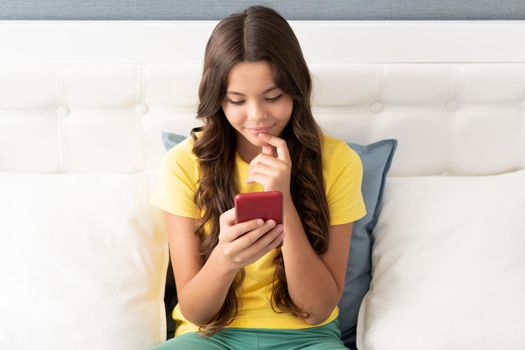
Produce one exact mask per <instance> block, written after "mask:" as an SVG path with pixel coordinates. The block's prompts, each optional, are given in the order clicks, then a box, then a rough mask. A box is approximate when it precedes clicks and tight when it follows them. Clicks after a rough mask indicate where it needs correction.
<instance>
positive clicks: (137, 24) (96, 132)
mask: <svg viewBox="0 0 525 350" xmlns="http://www.w3.org/2000/svg"><path fill="white" fill-rule="evenodd" d="M216 24H217V21H0V180H1V181H0V197H1V199H0V216H1V217H2V219H1V220H0V275H1V276H2V283H4V284H3V288H2V293H1V294H0V348H4V347H6V348H10V349H27V348H35V347H41V348H54V349H70V348H71V347H75V348H78V349H93V348H96V349H101V350H105V349H137V350H139V349H140V350H141V349H145V348H148V347H149V346H152V345H155V344H158V343H160V342H162V341H164V340H165V337H166V317H165V316H166V315H165V308H164V303H163V295H164V287H165V277H166V268H167V266H168V261H169V258H168V247H167V239H166V234H165V227H164V226H163V224H164V221H163V219H162V217H161V215H160V212H159V211H155V210H154V208H152V206H151V205H150V204H149V202H148V197H149V195H150V193H151V190H152V188H153V184H154V183H155V181H156V179H157V178H156V176H157V175H158V169H159V167H160V164H161V158H162V156H163V155H164V154H165V149H164V146H163V144H162V141H161V133H162V132H164V131H171V132H175V133H179V134H186V135H187V134H188V133H189V131H190V129H191V128H192V127H194V126H197V125H198V121H197V120H196V119H195V118H194V116H195V114H196V107H197V102H198V101H197V91H198V85H199V81H200V75H201V68H202V62H203V55H204V49H205V46H206V42H207V40H208V37H209V35H210V34H211V32H212V30H213V28H214V26H215V25H216ZM290 24H291V26H292V28H293V29H294V31H295V33H296V34H297V36H298V39H299V41H300V43H301V45H302V48H303V52H304V54H305V58H306V61H307V63H308V64H309V67H310V69H311V73H312V76H313V82H314V92H313V112H314V116H315V117H316V118H317V120H318V121H319V123H320V125H321V127H322V128H323V129H324V130H325V131H326V132H328V133H330V134H332V135H334V136H338V137H340V138H342V139H344V140H346V141H349V142H354V143H360V144H367V143H371V142H373V141H376V140H381V139H385V138H394V139H397V140H398V144H397V151H396V154H395V158H394V161H393V163H392V165H391V169H390V172H389V177H390V179H389V180H390V182H389V187H388V188H387V190H386V191H385V199H386V200H384V203H386V206H385V208H384V209H385V210H384V211H383V212H382V214H381V217H379V220H378V223H377V226H376V229H377V230H376V232H374V235H375V236H377V237H376V238H377V240H376V241H375V242H376V243H377V245H376V246H375V247H374V254H375V255H374V256H372V258H373V259H375V260H374V263H376V264H375V266H373V268H375V269H377V270H376V271H380V272H379V273H378V274H377V275H376V276H375V277H377V276H379V277H380V278H378V279H374V280H373V281H372V283H373V284H375V287H376V288H375V292H376V293H379V294H375V295H374V294H373V293H371V294H369V295H367V297H368V299H369V300H368V303H367V304H366V305H367V309H366V310H365V308H363V307H361V309H360V310H361V316H360V318H361V320H362V324H363V325H364V327H361V333H363V332H364V331H363V329H365V328H366V330H367V331H368V335H366V334H364V333H363V334H361V342H362V344H365V345H366V347H365V346H364V347H363V349H391V348H392V344H393V343H391V341H392V339H393V338H394V337H397V338H398V340H397V343H396V344H402V346H400V347H399V348H406V349H409V348H410V349H412V348H413V349H421V348H428V349H430V348H431V347H428V346H427V345H429V343H428V342H426V343H425V342H423V343H422V344H423V345H421V344H420V343H419V341H421V340H420V338H418V336H419V335H420V333H424V332H427V330H431V331H435V332H438V336H441V335H442V334H444V337H445V338H444V339H445V340H446V341H447V342H448V340H449V339H448V338H446V336H447V334H448V333H447V332H448V330H450V329H452V327H454V328H457V329H460V331H461V332H463V333H465V334H466V333H467V331H468V332H470V338H466V339H470V340H472V339H476V341H478V340H479V343H478V344H477V345H480V344H481V345H483V344H485V345H486V347H485V348H493V347H494V346H492V344H501V345H502V347H503V348H509V349H510V348H511V347H505V343H501V342H500V338H501V335H502V334H504V335H505V337H504V338H505V339H506V340H507V341H508V343H507V344H518V347H517V348H519V349H522V348H523V346H521V347H519V344H520V343H519V341H521V339H520V338H519V337H518V336H517V334H518V333H519V334H521V329H522V328H523V327H522V325H523V321H521V320H523V315H524V314H525V313H524V312H522V310H525V303H523V302H521V304H520V301H522V300H523V299H522V297H521V295H523V293H522V291H523V288H524V286H525V280H523V273H522V272H523V266H525V260H523V253H522V247H523V240H524V238H523V234H522V233H523V227H525V226H524V225H525V224H524V223H523V219H522V217H523V215H522V212H523V210H522V208H524V207H525V202H524V201H523V198H525V196H524V193H525V188H524V186H523V181H522V180H523V177H522V176H523V174H518V175H516V174H509V175H508V176H505V177H479V178H486V179H477V180H476V181H471V180H472V179H470V178H468V177H464V176H450V177H448V176H445V177H442V176H439V177H437V176H436V177H435V178H434V177H430V176H423V177H416V175H488V174H500V173H509V172H512V171H513V170H517V169H523V168H525V46H524V45H521V42H522V41H523V38H524V37H525V22H523V21H471V22H466V21H413V22H409V21H396V22H384V21H367V22H359V21H291V22H290ZM57 174H59V175H58V176H57ZM409 176H414V178H411V177H409ZM520 176H521V177H520ZM478 180H479V181H478ZM502 184H503V185H505V186H503V185H502ZM471 185H472V186H471ZM455 186H457V187H455ZM502 188H503V189H504V190H501V189H502ZM427 189H431V190H432V191H429V192H426V190H427ZM457 189H461V191H458V190H457ZM464 189H466V192H465V191H463V190H464ZM458 193H459V194H458ZM465 193H467V195H464V194H465ZM456 194H457V196H456ZM462 194H463V195H462ZM437 197H440V198H441V200H437V201H434V199H435V198H437ZM377 198H378V197H377V193H376V199H377ZM487 198H489V200H486V199H487ZM501 203H503V204H505V205H501ZM451 204H453V205H451ZM484 205H485V206H484ZM490 205H492V206H490ZM494 208H500V210H499V211H498V210H495V209H494ZM418 210H420V211H421V212H418ZM371 212H372V211H371ZM414 213H417V215H414ZM480 217H481V218H484V219H487V220H488V219H490V220H488V222H487V220H486V221H480V220H478V219H479V218H480ZM447 218H448V219H449V220H444V219H447ZM454 220H455V221H454ZM520 220H521V221H520ZM500 223H504V224H505V227H504V230H502V229H501V226H500V225H499V224H500ZM472 225H474V226H472ZM476 225H478V226H476ZM511 229H512V230H511ZM391 231H392V232H391ZM507 231H508V232H507ZM495 232H497V233H498V234H497V239H494V233H495ZM509 232H510V233H509ZM364 235H365V237H366V238H369V237H368V236H366V235H368V233H367V232H365V233H364ZM432 239H433V240H432ZM367 242H368V241H367ZM389 242H390V243H389ZM471 242H475V246H474V249H472V247H473V246H471ZM367 244H368V243H367ZM520 244H521V245H520ZM356 246H357V245H354V244H353V243H352V247H354V248H355V247H356ZM365 248H366V249H365V251H366V252H367V254H368V253H369V251H370V250H371V247H370V246H368V245H367V246H366V247H365ZM405 248H406V249H405ZM482 248H483V249H482ZM512 248H514V249H512ZM410 254H412V255H410ZM418 254H419V255H418ZM351 256H356V255H355V254H353V253H351ZM444 256H446V259H443V257H444ZM369 257H370V256H369V255H366V256H365V258H366V259H368V258H369ZM427 257H428V258H427ZM487 257H489V259H487ZM520 259H521V260H520ZM486 261H488V262H489V263H490V264H486V263H485V262H486ZM493 262H495V263H493ZM403 263H404V264H403ZM432 264H434V265H432ZM446 264H448V265H446ZM432 268H434V270H432ZM444 268H446V269H444ZM461 268H462V269H461ZM385 271H387V272H388V273H384V272H385ZM429 271H430V272H429ZM472 271H478V272H477V273H472ZM487 271H488V272H487ZM433 272H434V273H433ZM487 274H488V275H489V276H490V277H491V278H492V280H491V281H490V283H492V284H491V287H492V288H485V286H486V284H487V282H486V275H487ZM465 276H466V277H468V279H467V280H466V281H467V282H466V283H463V282H464V281H465ZM478 276H482V278H478ZM401 277H404V279H403V278H401ZM433 277H436V279H432V278H433ZM445 277H448V278H449V279H445ZM456 277H457V279H456ZM496 277H498V278H499V280H500V282H499V283H498V281H496ZM506 277H508V278H507V280H505V278H506ZM407 278H408V279H409V281H408V283H407V284H406V286H407V287H406V289H403V288H401V287H403V286H405V284H403V283H405V282H406V279H407ZM411 278H412V279H413V280H414V281H415V282H414V281H413V280H410V279H411ZM450 278H452V282H451V280H450ZM519 278H521V279H522V280H523V281H522V282H521V284H518V282H519V281H520V280H519ZM457 281H459V282H458V283H456V282H457ZM509 281H510V282H509ZM515 281H518V282H516V283H514V282H515ZM503 282H505V283H507V284H504V283H503ZM477 283H479V285H481V286H482V287H480V288H478V284H477ZM416 284H417V286H418V289H417V290H418V291H420V293H421V295H424V298H427V297H428V296H429V295H431V296H432V295H435V294H436V293H437V295H436V300H437V301H436V302H426V299H425V300H424V301H425V302H422V303H420V304H414V305H415V306H416V308H418V310H422V311H421V312H422V313H423V314H424V315H423V316H422V317H419V316H418V314H417V313H410V312H407V311H406V309H403V308H399V309H395V310H394V311H395V312H390V313H389V312H387V311H388V310H390V311H392V307H394V308H397V307H398V306H399V304H397V303H390V304H389V303H386V302H385V298H384V294H381V291H384V290H389V291H392V293H393V294H395V297H398V296H401V298H398V299H396V300H395V301H398V300H399V299H400V300H401V303H403V302H404V300H405V299H403V298H410V297H411V296H412V295H414V294H413V293H412V291H413V289H412V286H413V285H416ZM385 285H386V286H387V287H386V288H383V287H382V286H385ZM400 285H401V287H400ZM4 286H5V287H6V288H4ZM396 286H397V287H398V288H396ZM447 287H450V288H451V290H453V291H454V292H455V291H456V290H459V291H460V292H461V293H455V294H454V293H451V294H446V293H445V295H449V299H447V300H445V301H448V300H452V299H455V300H456V301H457V303H456V304H459V305H460V306H462V305H463V301H464V300H472V299H473V298H472V296H475V295H478V294H479V297H478V299H480V300H481V299H483V298H486V299H483V300H481V302H480V303H483V308H484V311H485V310H489V309H490V310H492V314H489V313H486V314H484V315H485V316H484V317H489V316H487V315H498V317H499V319H501V320H507V323H504V322H501V324H502V325H503V326H502V327H500V329H496V330H495V331H494V329H493V328H492V324H493V323H494V321H495V318H492V319H490V318H488V319H486V320H485V319H484V318H483V317H477V314H476V313H475V312H471V310H466V311H465V310H463V309H461V307H457V305H456V304H455V305H456V306H454V307H451V308H450V309H451V311H450V313H449V309H444V306H446V305H444V304H443V300H444V299H443V298H442V295H443V294H440V293H442V292H443V289H440V288H447ZM456 287H457V288H456ZM425 288H428V289H425ZM469 288H470V289H469ZM496 288H501V289H498V290H497V292H494V294H490V293H492V291H494V290H496ZM505 288H506V289H505ZM520 288H521V289H520ZM481 290H482V291H485V290H486V291H487V293H489V294H488V297H487V293H485V294H480V293H479V291H481ZM371 291H372V292H373V291H374V288H371ZM445 292H448V290H445ZM396 293H397V294H396ZM433 293H434V294H433ZM462 293H463V294H462ZM512 293H514V294H512ZM462 295H464V296H466V297H465V298H466V299H461V297H462ZM456 296H459V298H456ZM424 298H420V299H422V300H423V299H424ZM394 299H395V298H394ZM415 299H417V298H412V299H411V300H409V301H410V302H412V301H413V300H415ZM476 302H477V301H476ZM503 304H504V305H503ZM389 305H390V306H389ZM469 305H471V304H469ZM473 305H474V306H473V307H477V305H478V304H475V303H474V304H473ZM502 305H503V306H504V307H502ZM402 306H403V307H404V306H405V305H404V304H403V305H402ZM426 306H429V307H434V306H435V307H436V309H437V310H440V311H442V310H444V313H443V314H442V315H441V318H439V317H435V318H434V317H432V320H426V319H424V318H425V315H427V313H426V311H427V309H426V308H425V307H426ZM389 307H390V308H389ZM505 307H506V308H505ZM409 311H410V310H409ZM412 311H413V310H412ZM431 311H435V309H431ZM378 314H380V315H385V317H384V318H383V319H381V318H374V317H373V316H374V315H378ZM392 314H394V317H393V318H390V320H391V321H392V322H391V323H392V324H394V325H399V327H397V328H396V327H391V326H390V327H384V323H381V322H383V321H384V319H385V318H386V319H389V317H390V315H392ZM451 315H453V316H451ZM456 315H462V316H465V315H469V316H470V315H473V318H474V321H476V322H470V321H469V323H471V324H470V325H469V327H467V328H463V325H462V324H460V325H459V326H458V324H454V323H453V322H450V323H448V322H442V320H443V319H444V318H446V319H447V320H448V319H454V320H455V319H456V318H455V316H456ZM422 319H424V320H423V321H425V322H422ZM458 319H459V320H460V321H458V322H461V320H464V319H465V317H463V318H461V317H459V318H458ZM469 320H470V319H469ZM516 320H517V321H516ZM477 321H479V323H477ZM485 321H486V323H489V324H490V325H489V326H488V327H490V332H485V331H484V330H482V331H481V332H485V333H487V334H488V333H490V334H489V335H488V337H492V338H493V339H495V340H494V341H493V342H492V343H490V342H484V341H485V340H486V338H480V337H478V333H476V332H480V331H479V330H480V329H486V328H488V327H485V328H482V327H481V326H483V322H485ZM429 322H430V323H429ZM431 322H435V323H431ZM387 323H388V322H387ZM508 324H510V325H511V326H510V328H512V327H515V328H516V330H515V331H513V328H512V329H510V331H509V330H508V329H509V327H507V326H508ZM388 325H391V324H388ZM406 325H409V326H406ZM414 326H417V327H419V328H418V331H419V332H420V333H418V332H416V331H413V328H414ZM460 326H461V327H460ZM417 327H416V328H417ZM443 327H445V328H443ZM446 327H451V328H449V329H447V328H446ZM520 327H521V328H520ZM385 329H386V330H387V332H385ZM389 329H390V330H393V331H392V333H388V330H389ZM404 330H406V331H407V332H408V333H409V334H408V335H407V334H402V333H403V331H404ZM431 331H429V332H427V333H425V334H426V339H431V340H432V341H433V340H434V339H435V338H436V336H435V334H433V333H432V332H431ZM413 334H414V335H415V336H414V337H412V335H413ZM507 334H514V338H512V337H507V336H506V335H507ZM358 335H359V334H358ZM376 335H378V336H376ZM412 338H414V339H413V340H414V341H413V342H411V344H415V345H414V346H413V347H409V346H408V345H407V342H406V339H412ZM423 338H424V337H423ZM423 338H421V339H423ZM458 339H459V340H458ZM458 339H455V341H456V342H455V343H454V344H455V345H456V348H468V346H467V347H465V346H457V344H465V343H463V342H462V340H461V338H460V337H459V338H458ZM358 341H359V337H358ZM376 341H379V342H384V343H383V346H382V347H381V346H376V343H375V342H376ZM447 344H448V343H447ZM467 344H468V345H470V347H476V348H483V347H482V346H472V345H473V344H472V343H467ZM434 345H435V347H434V348H440V349H441V348H444V347H440V346H441V345H440V344H439V343H436V344H434ZM394 348H396V346H394Z"/></svg>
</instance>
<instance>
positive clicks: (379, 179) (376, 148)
mask: <svg viewBox="0 0 525 350" xmlns="http://www.w3.org/2000/svg"><path fill="white" fill-rule="evenodd" d="M185 138H186V136H182V135H177V134H173V133H169V132H164V133H162V142H163V143H164V147H165V148H166V150H170V149H171V148H172V147H173V146H175V145H176V144H178V143H179V142H181V141H182V140H184V139H185ZM347 144H348V146H350V147H351V148H352V149H353V150H354V151H356V152H357V153H358V154H359V157H360V158H361V162H362V163H363V182H362V185H361V191H362V193H363V199H364V201H365V205H366V211H367V214H366V215H365V217H363V218H362V219H360V220H358V221H356V222H354V225H353V230H352V241H351V246H350V256H349V259H348V264H347V268H346V279H345V289H344V292H343V296H342V298H341V301H340V302H339V328H340V329H341V337H342V340H343V342H344V343H345V345H346V346H347V347H349V348H350V349H355V348H356V344H355V343H356V328H357V314H358V312H359V307H360V305H361V301H362V300H363V297H364V296H365V294H366V293H367V292H368V289H369V286H370V280H371V260H370V256H371V249H372V243H373V242H372V230H373V229H374V226H375V225H376V222H377V217H378V216H379V211H380V206H381V199H382V197H383V188H384V185H385V179H386V176H387V174H388V171H389V170H390V164H391V163H392V158H393V157H394V153H395V151H396V148H397V140H394V139H387V140H381V141H378V142H375V143H372V144H370V145H366V146H363V145H359V144H355V143H347Z"/></svg>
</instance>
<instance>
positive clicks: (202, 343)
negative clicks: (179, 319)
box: [151, 319, 348, 350]
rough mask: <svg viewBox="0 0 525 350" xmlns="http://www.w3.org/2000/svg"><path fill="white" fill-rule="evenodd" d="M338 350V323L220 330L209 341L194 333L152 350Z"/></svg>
mask: <svg viewBox="0 0 525 350" xmlns="http://www.w3.org/2000/svg"><path fill="white" fill-rule="evenodd" d="M252 349H253V350H270V349H272V350H275V349H286V350H299V349H311V350H314V349H315V350H338V349H348V348H347V347H345V346H344V344H343V342H342V341H341V331H340V330H339V321H338V320H337V319H336V320H334V321H332V322H330V323H328V324H326V325H324V326H320V327H311V328H304V329H264V328H223V329H222V330H221V331H220V332H218V333H216V334H214V335H213V336H211V337H203V336H201V335H199V334H197V333H196V332H188V333H184V334H182V335H179V336H176V337H175V338H172V339H170V340H168V341H167V342H165V343H164V344H161V345H159V346H156V347H154V348H152V349H151V350H252Z"/></svg>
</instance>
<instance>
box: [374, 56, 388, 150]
mask: <svg viewBox="0 0 525 350" xmlns="http://www.w3.org/2000/svg"><path fill="white" fill-rule="evenodd" d="M384 67H385V65H384V64H381V65H379V66H378V67H377V68H376V81H377V83H376V86H377V90H376V98H375V100H376V101H377V102H380V103H382V104H383V105H384V103H385V102H384V101H383V100H382V96H381V91H383V74H384V70H385V69H384ZM380 115H381V113H372V118H374V120H373V122H372V135H371V141H374V142H375V141H377V139H378V137H379V135H378V134H379V122H380V119H379V118H380V117H379V116H380Z"/></svg>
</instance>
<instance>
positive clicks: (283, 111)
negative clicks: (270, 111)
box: [274, 102, 293, 122]
mask: <svg viewBox="0 0 525 350" xmlns="http://www.w3.org/2000/svg"><path fill="white" fill-rule="evenodd" d="M292 111H293V103H292V102H290V103H283V104H282V105H280V106H279V107H278V109H277V110H276V111H275V113H274V115H275V116H276V118H277V119H279V120H280V121H283V122H288V120H290V118H291V116H292Z"/></svg>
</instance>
